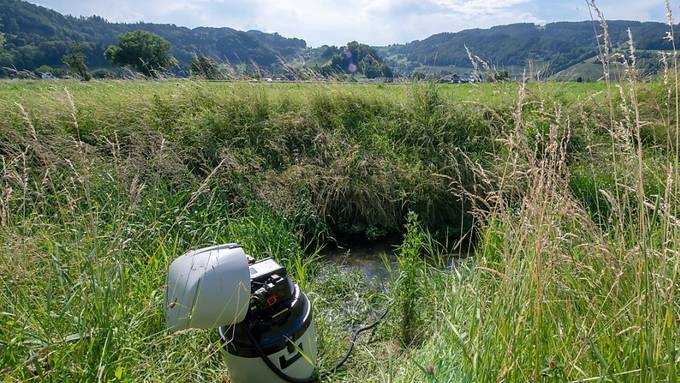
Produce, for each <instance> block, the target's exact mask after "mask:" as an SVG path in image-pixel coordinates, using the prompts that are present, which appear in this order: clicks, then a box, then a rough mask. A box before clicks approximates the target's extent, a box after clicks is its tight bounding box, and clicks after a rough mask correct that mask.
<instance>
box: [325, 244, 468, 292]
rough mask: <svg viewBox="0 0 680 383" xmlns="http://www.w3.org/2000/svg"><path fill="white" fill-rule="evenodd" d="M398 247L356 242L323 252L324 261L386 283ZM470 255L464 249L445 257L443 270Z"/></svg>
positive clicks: (392, 268) (393, 267)
mask: <svg viewBox="0 0 680 383" xmlns="http://www.w3.org/2000/svg"><path fill="white" fill-rule="evenodd" d="M398 245H399V243H398V242H396V241H383V242H372V243H365V242H357V243H355V244H353V245H347V246H342V247H337V248H334V249H329V250H326V251H324V252H323V256H324V261H325V262H327V263H329V264H331V265H335V266H338V267H340V268H341V269H344V270H348V271H350V270H351V271H359V272H361V273H362V274H363V275H365V276H366V278H367V279H374V278H376V279H378V280H379V281H380V282H386V281H387V280H388V279H389V277H390V270H392V271H396V270H397V266H396V256H395V250H396V248H397V246H398ZM470 253H471V251H470V250H468V249H466V250H465V251H463V252H456V253H453V254H449V255H447V256H445V259H444V260H445V264H446V265H445V266H443V267H445V268H447V269H449V270H453V268H455V267H456V265H457V264H458V262H460V260H461V259H464V258H466V257H467V256H468V255H469V254H470Z"/></svg>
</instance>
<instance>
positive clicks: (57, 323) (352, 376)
mask: <svg viewBox="0 0 680 383" xmlns="http://www.w3.org/2000/svg"><path fill="white" fill-rule="evenodd" d="M622 85H623V87H624V88H623V90H624V91H623V92H622V93H619V92H618V91H617V90H616V88H612V89H610V90H608V89H607V87H606V86H605V85H604V84H540V85H538V84H530V85H529V86H528V87H527V88H526V89H524V88H523V87H520V86H518V85H509V84H506V85H480V86H429V85H395V86H376V85H351V84H346V85H342V84H335V85H326V84H268V85H253V84H238V83H200V82H158V83H153V82H95V83H91V84H80V83H75V82H67V83H64V82H55V83H26V82H3V83H0V157H1V159H2V162H1V166H2V173H1V174H2V178H1V179H0V185H1V189H0V274H1V275H2V280H1V282H0V283H1V285H0V307H1V309H0V370H2V373H3V374H2V376H3V379H6V380H9V381H12V380H28V379H36V380H48V379H52V380H54V381H71V380H83V381H94V380H106V381H110V380H121V381H216V380H220V379H224V378H226V377H227V372H226V371H225V369H224V366H223V365H222V364H221V359H220V357H219V354H218V345H217V343H216V339H215V336H214V335H215V334H214V333H213V332H207V331H189V332H186V333H183V334H180V335H174V336H171V335H168V334H167V333H166V332H165V331H164V323H163V316H162V299H163V283H164V277H165V271H166V268H167V266H168V264H169V262H170V261H171V260H172V259H173V258H174V257H175V256H178V255H180V254H181V253H183V252H185V251H187V250H189V249H192V248H196V247H199V246H204V245H209V244H213V243H220V242H233V241H238V242H241V243H243V244H244V245H245V246H246V248H247V250H248V251H249V252H250V253H251V254H252V255H254V256H257V257H264V256H269V255H272V256H275V257H277V258H278V259H279V260H281V261H282V262H284V263H285V264H286V265H287V266H288V267H289V268H290V270H292V271H293V273H294V274H295V276H296V278H297V280H298V281H299V282H300V283H301V284H303V286H304V288H305V289H306V290H307V291H309V293H310V297H311V299H312V300H313V301H314V304H315V315H316V318H317V322H318V324H319V330H320V349H321V351H322V355H321V360H320V364H321V368H322V369H323V368H324V367H326V368H327V367H329V366H332V364H333V362H334V361H335V360H336V359H337V358H338V357H339V356H341V355H342V353H343V352H344V350H345V347H346V335H347V328H348V327H350V326H356V325H359V324H361V323H362V322H363V321H366V320H367V318H369V317H370V315H375V310H379V308H380V307H383V306H384V305H386V304H390V305H391V306H392V307H393V311H392V315H391V316H390V317H388V319H387V320H386V322H385V324H384V325H381V327H380V328H379V329H378V331H377V332H376V333H375V334H374V336H373V337H372V338H371V342H370V343H365V342H362V344H361V345H359V346H358V347H357V350H356V351H355V355H354V356H353V358H352V359H351V360H350V362H349V363H348V364H347V366H346V368H345V369H343V371H341V372H339V373H338V374H336V375H334V376H333V377H332V379H331V380H332V381H357V382H358V381H362V382H363V381H375V382H383V381H417V382H420V381H432V382H447V381H565V380H570V381H610V380H611V381H630V380H638V379H640V380H643V381H652V380H659V381H675V380H674V379H675V377H676V376H677V375H678V367H679V365H678V363H679V359H678V358H679V355H680V354H679V352H680V336H679V335H680V333H679V332H678V326H679V325H680V323H679V322H680V317H679V313H680V298H678V292H677V283H678V281H679V277H678V267H679V265H680V262H679V259H678V250H679V248H680V246H678V245H679V244H680V237H679V234H680V231H679V227H678V225H680V221H679V218H678V211H677V208H678V197H679V195H680V193H678V185H679V184H678V182H680V177H679V176H678V169H679V166H678V165H679V164H678V156H677V150H678V146H677V133H678V132H677V128H676V121H675V115H676V114H675V103H674V95H673V93H672V91H673V90H674V87H673V86H672V85H667V86H664V85H663V84H662V83H653V84H638V83H630V84H626V83H624V84H622ZM65 88H66V89H65ZM669 88H670V89H671V93H667V92H666V89H669ZM622 96H623V98H622ZM610 105H611V106H612V107H611V109H610V107H609V106H610ZM636 116H639V118H636ZM410 211H412V212H414V213H415V215H410V216H409V214H408V213H409V212H410ZM416 216H417V217H416ZM407 217H410V219H408V220H407ZM407 221H408V222H407ZM473 226H474V227H476V228H477V230H476V233H477V237H478V241H477V246H476V249H475V252H474V257H471V259H468V260H467V261H466V262H463V264H462V265H461V266H460V267H459V268H458V269H457V270H456V271H455V272H453V273H449V272H447V271H445V270H442V269H441V268H436V267H433V266H432V265H433V264H437V262H443V261H442V257H443V256H444V255H445V253H447V252H448V251H450V250H451V249H449V248H447V246H442V245H440V244H439V243H438V242H437V240H440V241H443V240H444V238H446V237H447V233H448V234H449V235H450V236H451V237H452V238H455V236H457V235H460V234H465V233H468V232H469V230H470V229H471V228H472V227H473ZM404 228H408V230H405V229H404ZM402 231H403V232H405V235H404V244H403V245H402V247H401V248H400V250H399V251H398V254H399V257H398V266H399V267H398V269H397V270H394V278H393V280H392V281H391V288H390V289H388V291H387V292H381V291H380V290H379V289H377V288H376V287H375V286H373V284H372V283H371V282H368V281H364V280H362V279H361V278H360V277H358V276H357V275H353V274H351V273H350V274H347V273H336V272H335V271H336V270H333V269H328V268H321V267H319V263H318V262H317V259H318V257H317V254H318V250H316V246H317V245H320V244H323V243H327V242H329V241H331V242H332V240H333V238H336V237H341V236H344V235H348V234H352V235H361V236H365V237H367V238H369V239H374V238H379V237H381V236H384V235H388V234H390V233H395V232H402ZM428 258H429V261H427V262H426V260H428ZM366 340H367V339H364V341H366ZM589 379H591V380H589Z"/></svg>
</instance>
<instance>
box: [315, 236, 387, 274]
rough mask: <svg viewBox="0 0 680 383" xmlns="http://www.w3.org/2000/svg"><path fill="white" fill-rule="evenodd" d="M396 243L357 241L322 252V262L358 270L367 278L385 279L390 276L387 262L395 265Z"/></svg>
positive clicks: (345, 268)
mask: <svg viewBox="0 0 680 383" xmlns="http://www.w3.org/2000/svg"><path fill="white" fill-rule="evenodd" d="M396 246H397V244H395V243H393V242H390V241H381V242H371V243H365V242H363V243H357V244H356V245H353V246H351V247H340V246H338V247H336V248H334V249H328V250H325V251H324V252H323V258H324V262H327V263H329V264H331V265H334V266H338V267H339V268H340V269H344V270H348V271H349V270H351V271H356V270H358V271H360V272H361V273H362V274H364V275H365V276H366V278H367V279H369V280H370V279H374V278H377V279H379V280H380V281H386V280H387V279H389V277H390V272H389V268H388V267H389V266H388V265H389V264H392V267H393V268H394V267H395V264H396V261H397V259H396V256H395V255H394V251H395V249H396ZM385 262H387V263H388V264H386V263H385Z"/></svg>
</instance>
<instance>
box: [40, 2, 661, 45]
mask: <svg viewBox="0 0 680 383" xmlns="http://www.w3.org/2000/svg"><path fill="white" fill-rule="evenodd" d="M32 1H33V2H35V3H39V4H42V5H45V6H47V7H49V8H54V9H56V10H58V11H60V12H63V13H70V14H74V15H91V14H97V15H100V16H103V17H106V18H108V19H110V20H112V21H128V22H133V21H140V20H144V21H149V22H157V23H174V24H177V25H185V26H189V27H196V26H213V27H222V26H228V27H232V28H236V29H260V30H263V31H265V32H279V33H280V34H282V35H284V36H289V37H300V38H303V39H305V40H307V42H308V43H309V44H310V45H312V46H318V45H321V44H344V43H346V42H348V41H351V40H358V41H361V42H366V43H369V44H373V45H385V44H390V43H400V42H407V41H411V40H415V39H422V38H426V37H428V36H430V35H432V34H435V33H439V32H453V31H459V30H462V29H467V28H485V27H491V26H494V25H500V24H509V23H518V22H536V23H542V22H548V21H557V20H585V19H587V18H588V13H587V10H586V9H585V7H584V6H582V5H577V4H575V3H574V1H573V0H192V1H183V0H144V1H139V0H118V1H115V2H112V1H110V0H89V1H74V0H32ZM598 3H599V4H600V5H601V7H602V9H603V10H604V12H605V13H606V14H607V17H609V18H617V19H659V14H662V13H663V0H600V1H598ZM578 4H581V3H580V2H579V3H578ZM557 10H559V11H557ZM562 10H565V12H562Z"/></svg>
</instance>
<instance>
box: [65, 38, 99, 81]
mask: <svg viewBox="0 0 680 383" xmlns="http://www.w3.org/2000/svg"><path fill="white" fill-rule="evenodd" d="M62 61H63V62H64V64H66V65H67V66H68V67H69V69H71V70H72V71H73V72H75V73H77V74H78V76H80V79H81V80H83V81H90V80H91V79H92V76H90V72H89V71H88V69H87V63H86V62H85V54H84V53H83V50H82V48H81V46H80V45H78V44H74V45H73V46H72V47H71V49H70V51H69V52H68V53H67V54H65V55H64V57H63V59H62Z"/></svg>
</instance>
